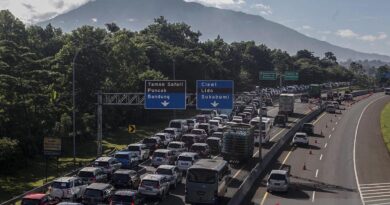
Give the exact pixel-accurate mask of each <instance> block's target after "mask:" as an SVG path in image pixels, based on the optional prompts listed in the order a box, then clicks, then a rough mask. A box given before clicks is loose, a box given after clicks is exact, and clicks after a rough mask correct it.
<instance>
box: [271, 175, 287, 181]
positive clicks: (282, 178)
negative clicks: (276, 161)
mask: <svg viewBox="0 0 390 205" xmlns="http://www.w3.org/2000/svg"><path fill="white" fill-rule="evenodd" d="M269 179H272V180H286V176H285V175H283V174H271V176H270V177H269Z"/></svg>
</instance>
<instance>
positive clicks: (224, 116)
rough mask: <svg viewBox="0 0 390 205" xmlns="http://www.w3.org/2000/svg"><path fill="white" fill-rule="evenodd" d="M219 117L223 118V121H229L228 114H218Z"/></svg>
mask: <svg viewBox="0 0 390 205" xmlns="http://www.w3.org/2000/svg"><path fill="white" fill-rule="evenodd" d="M219 117H220V118H222V119H223V121H222V122H223V123H226V122H227V121H229V116H228V115H227V114H220V115H219Z"/></svg>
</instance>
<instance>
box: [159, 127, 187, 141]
mask: <svg viewBox="0 0 390 205" xmlns="http://www.w3.org/2000/svg"><path fill="white" fill-rule="evenodd" d="M163 133H168V134H170V135H171V138H172V140H178V139H180V137H181V136H182V135H183V134H184V133H182V132H180V131H179V130H178V129H177V128H173V127H168V128H165V129H164V130H163Z"/></svg>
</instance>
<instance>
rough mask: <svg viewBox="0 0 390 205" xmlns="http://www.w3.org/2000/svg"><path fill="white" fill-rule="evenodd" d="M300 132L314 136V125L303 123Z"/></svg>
mask: <svg viewBox="0 0 390 205" xmlns="http://www.w3.org/2000/svg"><path fill="white" fill-rule="evenodd" d="M301 130H302V132H304V133H306V134H308V135H312V134H314V125H313V123H304V124H303V125H302V129H301Z"/></svg>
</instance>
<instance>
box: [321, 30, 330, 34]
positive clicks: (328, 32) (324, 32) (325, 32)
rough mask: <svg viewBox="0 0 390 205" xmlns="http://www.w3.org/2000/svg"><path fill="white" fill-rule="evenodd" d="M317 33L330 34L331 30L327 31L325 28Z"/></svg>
mask: <svg viewBox="0 0 390 205" xmlns="http://www.w3.org/2000/svg"><path fill="white" fill-rule="evenodd" d="M318 33H320V34H325V35H328V34H331V33H332V31H327V30H326V31H318Z"/></svg>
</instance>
